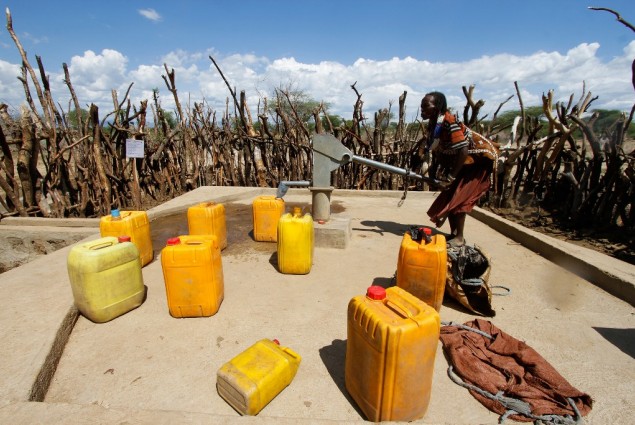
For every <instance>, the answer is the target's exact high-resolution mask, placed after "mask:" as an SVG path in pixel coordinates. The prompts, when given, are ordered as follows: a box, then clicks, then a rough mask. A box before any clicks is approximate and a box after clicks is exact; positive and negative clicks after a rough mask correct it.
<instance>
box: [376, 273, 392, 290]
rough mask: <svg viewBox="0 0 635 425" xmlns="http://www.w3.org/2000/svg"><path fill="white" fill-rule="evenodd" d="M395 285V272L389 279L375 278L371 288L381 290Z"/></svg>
mask: <svg viewBox="0 0 635 425" xmlns="http://www.w3.org/2000/svg"><path fill="white" fill-rule="evenodd" d="M396 284H397V272H395V274H394V275H392V276H390V277H376V278H374V279H373V283H372V285H373V286H381V287H382V288H390V287H391V286H395V285H396Z"/></svg>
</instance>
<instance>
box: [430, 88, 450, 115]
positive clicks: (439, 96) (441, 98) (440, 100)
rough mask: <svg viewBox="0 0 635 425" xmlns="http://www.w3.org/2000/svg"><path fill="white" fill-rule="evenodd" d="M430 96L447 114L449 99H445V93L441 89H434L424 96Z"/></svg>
mask: <svg viewBox="0 0 635 425" xmlns="http://www.w3.org/2000/svg"><path fill="white" fill-rule="evenodd" d="M428 96H430V97H432V98H433V99H434V106H436V107H437V110H438V111H439V112H440V113H442V114H445V112H446V111H447V110H448V101H447V100H446V99H445V95H444V94H443V93H441V92H439V91H432V92H430V93H427V94H426V95H425V96H424V98H425V97H428Z"/></svg>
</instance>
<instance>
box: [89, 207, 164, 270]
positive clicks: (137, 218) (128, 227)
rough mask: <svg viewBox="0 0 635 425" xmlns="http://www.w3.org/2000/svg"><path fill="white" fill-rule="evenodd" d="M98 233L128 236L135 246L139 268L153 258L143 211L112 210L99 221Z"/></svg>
mask: <svg viewBox="0 0 635 425" xmlns="http://www.w3.org/2000/svg"><path fill="white" fill-rule="evenodd" d="M99 233H100V234H101V236H102V237H104V236H114V237H116V238H117V237H119V236H130V240H131V241H132V243H133V244H135V245H136V246H137V249H138V250H139V256H140V258H141V266H142V267H143V266H145V265H146V264H148V263H149V262H151V261H152V260H153V258H154V251H153V250H152V236H151V235H150V221H149V220H148V214H147V213H146V212H145V211H119V210H118V209H113V210H112V211H111V212H110V215H106V216H103V217H101V219H100V220H99Z"/></svg>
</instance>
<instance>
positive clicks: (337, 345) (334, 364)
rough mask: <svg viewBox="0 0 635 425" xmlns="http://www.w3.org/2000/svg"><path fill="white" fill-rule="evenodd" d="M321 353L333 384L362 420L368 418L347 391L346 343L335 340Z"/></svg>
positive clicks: (321, 350) (323, 348)
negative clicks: (345, 369) (345, 370)
mask: <svg viewBox="0 0 635 425" xmlns="http://www.w3.org/2000/svg"><path fill="white" fill-rule="evenodd" d="M319 351H320V358H321V359H322V363H324V366H326V370H327V371H328V373H329V375H331V378H333V382H335V385H337V388H338V389H339V390H340V391H341V392H342V394H344V397H346V400H347V401H348V402H349V403H350V404H351V406H353V407H354V408H355V411H357V413H359V415H360V416H361V417H362V418H365V417H366V416H365V415H364V413H363V412H362V411H361V410H360V409H359V407H357V404H356V403H355V400H353V398H352V397H351V396H350V394H348V391H346V378H345V377H344V367H345V361H346V341H344V340H341V339H334V340H333V342H332V343H331V345H326V346H324V347H322V348H320V350H319Z"/></svg>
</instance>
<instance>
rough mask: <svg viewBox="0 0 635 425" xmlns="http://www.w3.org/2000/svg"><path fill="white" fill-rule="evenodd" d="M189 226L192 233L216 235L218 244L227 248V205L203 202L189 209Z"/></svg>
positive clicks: (189, 231)
mask: <svg viewBox="0 0 635 425" xmlns="http://www.w3.org/2000/svg"><path fill="white" fill-rule="evenodd" d="M187 226H188V233H189V234H190V235H215V236H216V237H217V238H218V245H219V246H220V249H221V250H223V249H225V248H227V226H226V224H225V205H223V204H217V203H215V202H202V203H200V204H198V205H193V206H191V207H189V208H188V209H187Z"/></svg>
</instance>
